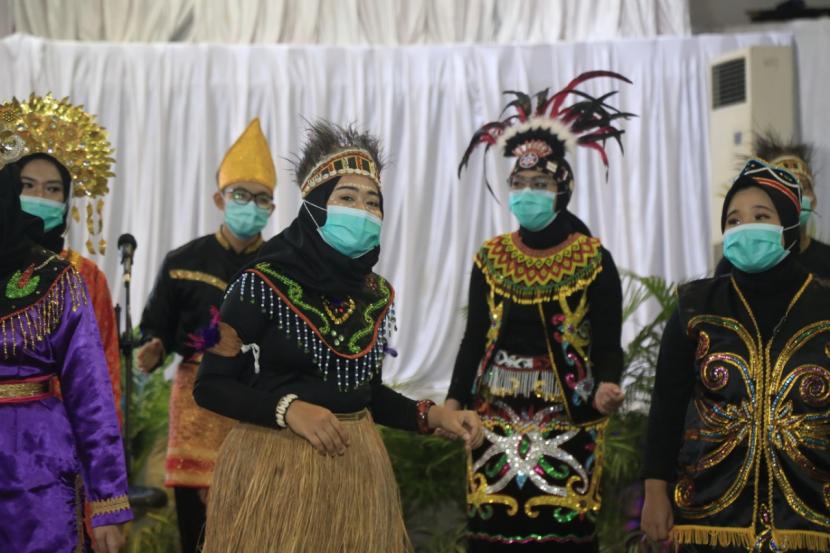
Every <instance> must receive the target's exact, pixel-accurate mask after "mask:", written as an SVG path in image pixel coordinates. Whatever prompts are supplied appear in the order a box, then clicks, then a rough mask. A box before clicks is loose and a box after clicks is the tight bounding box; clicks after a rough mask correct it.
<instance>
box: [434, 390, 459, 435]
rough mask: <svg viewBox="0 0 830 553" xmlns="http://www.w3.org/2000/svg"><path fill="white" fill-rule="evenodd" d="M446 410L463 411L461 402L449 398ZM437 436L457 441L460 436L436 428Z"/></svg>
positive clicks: (445, 402)
mask: <svg viewBox="0 0 830 553" xmlns="http://www.w3.org/2000/svg"><path fill="white" fill-rule="evenodd" d="M444 408H445V409H447V410H449V411H461V402H460V401H458V400H457V399H452V398H448V399H446V400H445V401H444ZM435 435H436V436H441V437H442V438H446V439H448V440H457V439H458V436H456V435H455V434H452V433H450V432H447V431H446V430H444V429H443V428H436V429H435Z"/></svg>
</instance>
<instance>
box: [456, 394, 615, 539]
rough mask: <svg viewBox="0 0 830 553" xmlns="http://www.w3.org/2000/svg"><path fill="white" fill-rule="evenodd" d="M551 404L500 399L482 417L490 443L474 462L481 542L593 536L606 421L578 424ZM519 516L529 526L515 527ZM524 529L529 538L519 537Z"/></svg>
mask: <svg viewBox="0 0 830 553" xmlns="http://www.w3.org/2000/svg"><path fill="white" fill-rule="evenodd" d="M533 405H539V408H538V409H536V408H534V407H533ZM544 405H545V404H544V403H539V404H535V403H534V404H530V403H528V402H526V401H525V402H522V401H520V400H510V401H508V400H505V401H501V400H498V401H495V402H494V403H492V404H490V406H489V407H488V409H487V413H486V414H484V415H483V417H482V420H483V422H484V426H485V435H486V440H485V443H484V445H483V446H482V447H481V448H479V449H477V450H476V451H474V452H473V455H472V456H471V458H470V461H469V464H468V504H469V516H470V518H471V522H470V529H471V532H472V533H473V534H475V539H482V540H486V541H496V542H503V543H514V542H515V541H517V540H518V541H523V540H530V541H544V540H543V539H542V538H541V536H548V538H550V536H551V535H557V536H560V537H562V536H571V538H570V539H568V540H566V541H572V540H575V539H583V540H584V539H585V536H586V535H590V534H591V533H592V532H593V521H594V519H595V515H596V512H597V511H598V510H599V507H600V497H599V492H598V487H599V480H600V476H601V474H600V469H599V467H600V466H601V461H602V459H601V457H602V451H601V448H602V442H603V436H604V430H605V425H606V421H605V420H603V421H600V422H598V423H595V424H592V425H586V426H581V427H580V426H575V425H573V424H571V423H570V422H568V419H567V418H566V416H565V411H564V408H563V406H562V405H560V404H554V405H550V404H547V406H546V407H545V406H544ZM516 517H520V518H521V519H522V520H523V521H524V522H520V523H516V522H512V523H511V522H510V520H511V519H515V518H516ZM517 525H518V527H521V528H526V529H530V530H529V531H528V534H527V535H524V536H518V535H516V532H515V529H516V527H517ZM499 536H501V537H502V538H504V539H507V538H506V536H510V538H509V539H510V541H508V542H504V540H503V539H501V538H499ZM534 536H536V537H534ZM546 539H547V538H546Z"/></svg>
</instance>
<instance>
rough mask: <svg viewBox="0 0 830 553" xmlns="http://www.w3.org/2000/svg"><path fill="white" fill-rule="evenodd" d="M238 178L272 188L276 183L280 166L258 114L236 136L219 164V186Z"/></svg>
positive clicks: (235, 180) (234, 181) (236, 180)
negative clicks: (277, 166)
mask: <svg viewBox="0 0 830 553" xmlns="http://www.w3.org/2000/svg"><path fill="white" fill-rule="evenodd" d="M238 182H255V183H257V184H261V185H263V186H266V187H268V188H269V189H271V190H274V188H276V186H277V170H276V168H275V167H274V159H273V158H272V157H271V148H269V146H268V140H266V138H265V135H264V134H262V128H260V126H259V118H258V117H257V118H255V119H254V120H253V121H251V122H250V123H249V124H248V128H246V129H245V132H243V133H242V135H241V136H240V137H239V138H237V139H236V142H234V143H233V146H231V148H230V149H229V150H228V153H226V154H225V159H223V160H222V165H220V166H219V189H220V190H222V189H224V188H225V187H227V186H230V185H231V184H236V183H238Z"/></svg>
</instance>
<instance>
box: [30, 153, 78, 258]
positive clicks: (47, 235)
mask: <svg viewBox="0 0 830 553" xmlns="http://www.w3.org/2000/svg"><path fill="white" fill-rule="evenodd" d="M37 159H43V160H46V161H48V162H50V163H52V164H53V165H54V166H55V167H56V168H57V170H58V173H59V174H60V176H61V183H62V184H63V198H64V204H66V206H67V209H66V211H64V213H63V221H62V222H61V224H60V225H58V226H57V227H55V228H53V229H52V230H50V231H48V232H43V233H42V234H40V235H39V236H40V237H39V238H37V239H35V241H36V242H37V243H38V244H40V245H41V246H43V247H44V248H46V249H47V250H52V251H53V252H55V253H60V252H62V251H63V246H64V234H66V218H67V216H68V215H69V201H70V199H71V198H70V197H69V194H70V192H71V190H72V186H71V185H72V176H71V175H70V174H69V171H68V170H67V169H66V167H64V166H63V164H62V163H61V162H59V161H58V160H57V159H55V158H54V157H52V156H50V155H49V154H43V153H36V154H31V155H28V156H25V157H23V158H21V159H20V161H18V162H17V164H16V165H17V166H18V168H19V170H20V173H23V168H24V167H26V165H28V164H29V163H30V162H32V161H35V160H37Z"/></svg>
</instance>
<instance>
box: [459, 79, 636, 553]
mask: <svg viewBox="0 0 830 553" xmlns="http://www.w3.org/2000/svg"><path fill="white" fill-rule="evenodd" d="M597 77H612V78H617V79H623V80H625V78H624V77H622V76H620V75H617V74H616V73H610V72H604V71H597V72H590V73H585V74H583V75H580V76H579V77H577V78H576V79H574V80H573V81H572V82H571V83H570V84H569V85H568V86H567V87H565V88H564V89H563V90H561V91H559V92H556V93H554V94H551V93H550V91H548V90H544V91H542V92H540V93H538V94H536V95H535V106H534V105H533V103H534V102H533V99H532V98H531V97H530V96H529V95H526V94H522V93H518V92H511V94H513V95H515V100H514V101H512V102H511V103H510V104H508V106H507V107H506V108H505V112H508V111H510V110H513V111H512V112H510V113H509V114H508V115H507V117H506V118H505V119H504V120H503V121H495V122H492V123H488V124H486V125H484V126H483V127H482V128H481V129H480V130H479V131H478V132H477V133H476V134H475V136H474V137H473V140H472V142H471V144H470V147H469V148H468V149H467V152H466V153H465V155H464V158H463V160H462V163H461V166H462V168H463V167H464V166H465V165H466V164H467V162H468V160H469V155H470V153H471V151H472V150H473V149H474V148H475V147H476V146H477V145H479V144H486V145H488V146H491V145H495V146H497V147H499V148H500V149H501V150H502V152H503V154H504V156H505V157H513V158H516V163H515V166H514V168H513V171H512V172H511V174H510V176H509V177H508V179H507V186H508V187H509V195H510V209H511V211H512V212H513V214H514V215H515V216H516V218H517V219H518V221H519V230H518V231H517V232H513V233H509V234H504V235H501V236H496V237H495V238H492V239H490V240H488V241H487V242H485V243H484V244H483V245H482V247H481V249H480V250H479V252H478V253H477V254H476V257H475V265H474V266H473V269H472V275H471V277H470V291H469V298H470V299H469V311H468V318H467V328H466V331H465V334H464V339H463V341H462V343H461V347H460V350H459V352H458V357H457V360H456V364H455V369H454V371H453V376H452V382H451V385H450V390H449V394H448V398H447V402H446V405H447V407H449V408H452V409H460V408H462V407H467V406H470V407H474V408H475V409H476V411H477V412H478V413H479V414H480V415H481V417H482V419H483V424H484V428H485V436H486V439H485V442H484V445H482V446H481V447H480V448H478V449H476V450H475V451H473V452H472V456H471V458H470V460H469V466H468V471H467V472H468V475H467V477H468V484H469V491H468V496H467V501H468V504H469V512H468V515H469V522H468V538H469V540H470V551H471V552H474V553H482V552H500V551H504V552H510V551H517V552H518V551H522V552H524V551H527V552H530V551H539V552H542V551H544V552H550V551H562V552H574V553H575V552H592V551H596V550H597V538H596V515H597V512H598V511H599V509H600V506H601V502H600V492H599V482H600V475H601V471H602V447H603V440H604V432H605V427H606V424H607V421H608V419H607V415H608V414H609V413H611V412H612V411H614V410H616V409H617V408H618V407H619V405H620V404H621V403H622V400H623V393H622V390H621V389H620V387H619V385H618V381H619V379H620V375H621V373H622V364H623V355H622V348H621V346H620V333H621V328H622V287H621V284H620V278H619V274H618V273H617V269H616V267H615V265H614V261H613V259H612V257H611V254H610V253H609V252H608V251H607V250H606V249H605V248H604V247H603V246H602V244H601V243H600V241H599V240H598V239H597V238H594V237H592V236H590V234H589V233H588V232H587V229H586V228H585V226H584V225H583V224H582V223H581V222H580V221H579V220H578V219H577V218H576V217H575V216H573V215H572V214H571V213H569V212H568V211H567V205H568V202H569V200H570V197H571V194H572V191H573V185H574V177H573V173H572V171H571V167H570V165H569V163H568V162H567V160H566V159H565V157H566V153H567V152H568V149H569V148H570V147H572V146H574V145H576V144H579V145H582V146H585V147H589V148H592V149H595V150H598V151H599V152H600V154H601V155H602V158H603V160H605V159H606V157H605V150H604V148H603V146H602V144H603V143H604V141H605V140H607V139H617V138H619V136H620V135H621V134H622V133H623V131H622V130H620V129H618V128H616V127H615V123H616V122H617V121H618V120H620V119H624V118H627V117H629V116H630V114H626V113H621V112H619V111H618V110H616V109H614V108H612V107H610V106H608V105H607V104H605V103H604V101H603V99H604V98H606V97H603V98H602V99H595V98H593V97H591V96H589V95H587V94H586V93H584V92H582V91H581V90H579V89H578V88H577V87H578V86H579V85H580V84H581V83H583V82H585V81H587V80H590V79H593V78H597ZM574 100H575V101H574ZM612 508H615V507H612Z"/></svg>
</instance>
